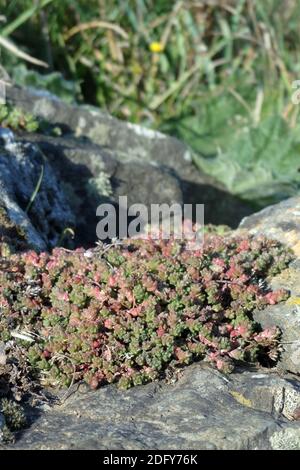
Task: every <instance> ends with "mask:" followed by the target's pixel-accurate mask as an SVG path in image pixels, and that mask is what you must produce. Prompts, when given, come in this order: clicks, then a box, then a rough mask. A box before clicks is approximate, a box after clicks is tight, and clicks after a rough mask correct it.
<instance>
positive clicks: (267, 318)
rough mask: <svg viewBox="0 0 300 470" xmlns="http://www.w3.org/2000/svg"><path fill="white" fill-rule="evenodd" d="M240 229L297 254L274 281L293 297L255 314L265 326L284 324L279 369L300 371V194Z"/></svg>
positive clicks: (246, 220) (258, 214)
mask: <svg viewBox="0 0 300 470" xmlns="http://www.w3.org/2000/svg"><path fill="white" fill-rule="evenodd" d="M238 232H239V233H245V232H246V233H250V234H252V235H258V234H263V235H265V236H267V237H269V238H273V239H276V240H279V241H281V242H282V243H285V244H286V245H288V246H289V247H290V248H292V250H293V251H294V253H295V261H294V262H292V263H291V264H290V266H289V268H288V269H286V270H285V271H283V272H282V273H281V274H280V275H278V276H276V277H274V278H273V279H271V281H270V286H271V287H272V288H273V289H277V288H285V289H288V290H289V291H290V293H291V297H290V298H289V299H288V301H287V302H284V303H280V304H277V305H270V306H268V307H267V308H266V309H264V310H261V311H256V312H255V313H254V317H255V320H256V321H258V322H259V323H260V324H261V325H262V326H263V327H264V328H265V327H269V326H272V325H278V326H279V327H280V329H281V331H282V346H283V352H282V354H281V357H280V360H279V363H278V368H279V369H281V370H283V371H291V372H293V373H296V374H300V196H297V197H293V198H290V199H287V200H285V201H282V202H281V203H279V204H276V205H274V206H270V207H267V208H266V209H264V210H262V211H260V212H258V213H256V214H253V215H252V216H250V217H247V218H246V219H244V220H243V221H242V223H241V225H240V229H239V231H238Z"/></svg>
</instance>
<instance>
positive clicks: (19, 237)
mask: <svg viewBox="0 0 300 470" xmlns="http://www.w3.org/2000/svg"><path fill="white" fill-rule="evenodd" d="M27 248H29V244H28V241H27V238H26V234H25V231H24V229H23V228H22V227H20V226H19V225H17V224H15V223H14V222H13V221H11V220H10V218H9V217H8V214H7V210H6V208H5V207H4V206H1V205H0V254H1V256H5V257H6V256H9V255H10V254H11V253H14V252H16V251H23V250H25V249H27Z"/></svg>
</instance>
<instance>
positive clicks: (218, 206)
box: [7, 86, 253, 227]
mask: <svg viewBox="0 0 300 470" xmlns="http://www.w3.org/2000/svg"><path fill="white" fill-rule="evenodd" d="M7 99H8V101H9V102H10V103H12V104H14V105H16V106H18V107H21V108H22V109H24V110H25V111H27V112H31V113H33V114H34V115H35V116H37V117H39V118H42V119H44V120H46V121H47V122H48V123H50V124H52V125H55V126H59V127H60V128H61V129H62V131H63V132H64V136H65V137H69V136H70V135H72V136H73V137H75V138H76V139H77V142H78V139H81V140H82V141H84V142H85V143H86V142H87V141H88V142H90V143H94V144H97V145H98V151H97V152H96V153H98V154H99V153H103V152H104V151H105V152H106V153H107V154H109V155H110V156H111V157H112V159H115V160H117V161H118V162H119V165H118V166H117V174H118V181H119V182H121V183H123V189H122V188H121V189H120V193H121V194H124V192H125V191H129V192H128V194H127V195H128V197H129V199H132V200H134V202H137V203H139V202H144V194H145V192H146V191H145V190H144V191H142V189H143V186H144V187H145V188H147V193H148V196H149V193H151V197H149V199H150V200H151V202H154V203H159V202H160V201H162V200H163V201H164V202H169V200H171V201H174V202H179V203H181V202H184V203H198V204H205V218H206V222H207V223H218V224H227V225H229V226H232V227H235V226H237V224H238V223H239V222H240V220H241V219H242V217H244V216H246V215H249V214H250V213H252V212H253V210H252V208H251V207H250V206H248V205H247V204H246V203H244V202H242V201H240V200H239V199H238V198H236V197H234V196H232V195H230V194H229V193H228V192H227V191H226V190H225V189H224V187H223V186H222V185H221V184H219V183H217V182H216V181H214V180H213V179H212V178H211V177H210V176H208V175H206V174H204V173H201V172H200V171H199V170H198V169H197V168H196V167H195V166H194V164H193V163H192V158H193V157H192V153H191V151H190V150H189V149H188V147H187V146H186V145H185V144H183V143H182V142H180V141H179V140H177V139H175V138H171V137H168V136H166V135H164V134H161V133H159V132H155V131H153V130H150V129H146V128H143V127H141V126H138V125H135V124H130V123H126V122H122V121H119V120H118V119H115V118H113V117H111V116H109V115H108V114H107V113H104V112H102V111H100V110H99V109H97V108H93V107H87V106H70V105H67V104H65V103H63V102H62V101H60V100H59V99H57V98H56V97H55V96H52V95H50V94H49V93H45V92H41V91H37V90H29V89H23V88H19V87H15V86H11V87H8V88H7ZM39 141H40V143H41V142H42V141H44V142H46V143H47V142H48V139H47V138H45V137H42V138H40V140H39ZM52 142H53V141H52ZM57 142H59V141H57ZM57 145H59V144H58V143H57V144H56V146H57ZM87 148H88V146H87ZM94 148H95V147H94ZM73 154H74V152H73ZM81 155H82V153H81ZM97 158H98V157H97ZM97 158H96V162H97V161H98V160H97ZM100 160H101V159H100ZM87 161H88V162H90V159H89V158H87ZM85 162H86V161H85V159H82V156H81V164H85ZM96 164H97V163H96ZM157 176H159V177H158V178H157ZM148 188H149V189H148ZM118 194H119V193H118V191H117V192H116V195H118ZM139 198H140V199H141V200H139ZM164 198H165V199H164Z"/></svg>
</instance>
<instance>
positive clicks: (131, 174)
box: [17, 134, 183, 247]
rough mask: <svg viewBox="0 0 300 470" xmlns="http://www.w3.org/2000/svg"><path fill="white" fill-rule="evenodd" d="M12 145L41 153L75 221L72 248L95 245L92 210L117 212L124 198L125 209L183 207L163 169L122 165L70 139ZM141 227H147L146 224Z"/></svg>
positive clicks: (28, 137) (23, 138)
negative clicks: (34, 147)
mask: <svg viewBox="0 0 300 470" xmlns="http://www.w3.org/2000/svg"><path fill="white" fill-rule="evenodd" d="M17 140H18V141H19V142H21V143H22V145H25V144H26V143H28V142H31V143H35V144H37V145H38V146H39V148H40V149H41V150H42V152H43V154H44V155H45V156H46V157H47V160H48V162H49V164H50V165H51V167H52V168H53V169H54V171H55V173H56V175H57V178H58V179H59V181H60V182H61V183H62V186H63V189H64V191H65V194H66V198H67V199H68V202H69V204H70V206H71V208H72V212H73V214H75V217H76V230H75V233H76V238H75V245H77V246H78V245H84V246H87V247H88V246H92V245H93V244H94V242H95V239H96V225H97V223H98V221H99V218H98V217H96V208H97V207H98V205H99V204H101V203H105V202H109V203H112V204H114V205H115V206H116V208H117V207H118V197H119V196H127V198H128V206H129V205H131V204H134V203H136V202H138V203H140V204H144V205H146V206H147V207H148V208H150V205H151V204H161V203H166V204H170V205H171V204H173V203H179V204H182V202H183V195H182V190H181V186H180V181H179V179H178V178H177V177H176V175H174V174H172V172H171V171H169V170H168V169H167V168H162V167H159V166H158V165H157V164H155V163H147V162H137V161H136V162H133V161H129V162H126V163H124V162H121V161H119V160H117V159H116V158H115V156H114V154H113V153H112V152H111V151H108V150H107V149H104V148H103V147H100V146H99V145H97V144H93V143H90V142H82V141H80V140H78V139H76V138H74V137H71V136H68V137H49V136H44V135H41V134H36V135H34V134H22V135H19V136H18V137H17ZM145 222H146V221H145Z"/></svg>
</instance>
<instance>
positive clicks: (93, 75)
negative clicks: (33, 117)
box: [0, 0, 300, 206]
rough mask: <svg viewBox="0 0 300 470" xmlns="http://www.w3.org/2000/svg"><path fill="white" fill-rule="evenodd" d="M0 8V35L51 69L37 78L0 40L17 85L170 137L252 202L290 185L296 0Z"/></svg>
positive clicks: (10, 1)
mask: <svg viewBox="0 0 300 470" xmlns="http://www.w3.org/2000/svg"><path fill="white" fill-rule="evenodd" d="M0 6H1V12H2V14H3V15H4V16H5V22H4V21H3V22H2V23H0V35H4V36H5V37H9V39H10V40H11V41H13V42H14V43H15V44H17V45H19V46H20V47H21V48H22V49H23V50H24V51H25V52H27V53H29V54H31V55H33V56H34V57H37V58H38V59H41V60H43V61H45V62H47V63H48V64H49V69H50V71H51V72H52V75H51V76H52V79H49V78H46V77H45V76H44V78H40V77H39V75H38V74H37V72H36V70H32V67H31V70H30V71H26V69H25V71H24V66H22V69H20V66H19V63H20V60H19V59H17V58H16V57H14V56H13V54H11V53H9V52H8V51H5V50H2V56H1V58H2V64H4V66H5V67H6V68H7V70H8V71H9V72H10V73H11V75H13V76H14V77H15V79H16V80H17V81H18V82H19V83H21V82H23V83H26V84H28V83H31V84H35V86H44V87H47V88H48V89H50V90H51V91H53V92H55V93H57V94H59V95H60V96H62V97H63V98H65V99H68V100H69V101H70V99H72V98H73V97H74V98H76V99H77V100H79V101H80V100H83V101H85V102H88V103H91V104H96V105H98V106H101V107H102V108H104V109H106V110H107V111H109V112H110V113H112V114H113V115H115V116H117V117H119V118H121V119H126V120H130V121H132V122H136V123H142V124H144V125H146V126H151V127H153V128H157V129H161V130H163V131H165V132H168V133H170V134H172V135H175V136H178V137H179V138H181V139H183V140H185V141H186V142H187V143H188V144H189V145H190V147H191V148H192V149H193V151H194V157H195V162H196V164H197V165H198V166H199V168H200V169H202V170H205V171H207V172H209V173H210V174H211V175H213V176H215V177H216V178H218V179H219V180H221V181H222V182H223V183H224V184H225V186H226V187H227V188H228V189H229V190H230V191H231V192H232V193H234V194H237V195H239V196H240V197H242V198H245V199H247V200H250V201H253V203H254V204H255V205H256V206H263V205H265V204H267V203H270V202H272V201H275V200H278V199H282V198H284V197H286V196H288V195H291V194H294V193H295V192H297V191H298V190H299V186H300V172H299V167H300V158H299V149H300V137H299V136H300V132H299V130H300V120H299V106H297V105H295V104H293V103H292V100H291V97H292V94H293V93H294V92H295V90H293V88H292V83H293V81H294V80H297V79H300V60H299V59H300V49H299V47H298V45H299V43H300V30H299V19H300V2H299V1H298V0H285V1H284V2H283V1H281V0H264V1H260V0H219V1H213V0H203V1H200V0H194V1H180V0H178V1H168V0H122V1H118V0H89V1H86V0H40V1H37V0H35V1H34V0H0ZM17 65H18V67H17ZM22 70H23V71H22ZM53 70H55V71H57V72H59V73H60V74H62V75H61V76H60V75H57V72H56V74H54V75H53ZM51 76H50V77H51ZM63 77H64V78H63ZM60 78H61V79H60ZM51 87H52V88H51Z"/></svg>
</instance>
